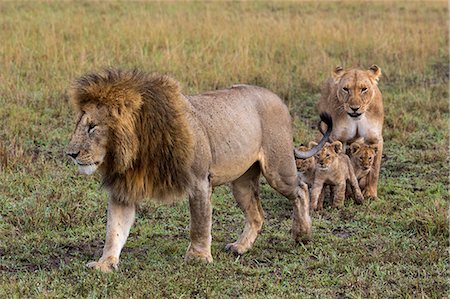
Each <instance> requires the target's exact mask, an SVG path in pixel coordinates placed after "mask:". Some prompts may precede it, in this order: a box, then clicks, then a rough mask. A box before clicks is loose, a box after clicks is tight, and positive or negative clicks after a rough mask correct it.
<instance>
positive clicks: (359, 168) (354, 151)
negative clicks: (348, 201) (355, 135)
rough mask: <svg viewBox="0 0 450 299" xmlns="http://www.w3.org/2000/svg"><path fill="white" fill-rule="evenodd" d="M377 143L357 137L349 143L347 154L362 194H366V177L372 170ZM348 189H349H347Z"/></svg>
mask: <svg viewBox="0 0 450 299" xmlns="http://www.w3.org/2000/svg"><path fill="white" fill-rule="evenodd" d="M377 151H378V145H376V144H367V143H365V142H364V138H359V139H357V140H356V141H354V142H353V143H352V144H350V148H349V150H348V155H349V157H350V161H351V162H352V166H353V169H354V171H355V175H356V179H357V180H358V185H359V187H360V189H361V192H362V193H363V195H365V194H366V187H367V178H368V176H369V173H370V172H371V171H374V170H373V163H374V161H375V158H376V156H377ZM348 191H350V190H348Z"/></svg>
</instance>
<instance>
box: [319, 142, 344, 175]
mask: <svg viewBox="0 0 450 299" xmlns="http://www.w3.org/2000/svg"><path fill="white" fill-rule="evenodd" d="M341 151H342V143H341V142H340V141H335V142H333V143H331V144H330V143H326V144H325V145H324V147H323V148H322V150H321V151H320V152H319V153H318V154H317V166H318V167H319V168H320V169H322V170H328V169H329V168H330V166H331V165H332V164H333V163H334V161H336V160H337V158H338V156H339V154H340V153H341Z"/></svg>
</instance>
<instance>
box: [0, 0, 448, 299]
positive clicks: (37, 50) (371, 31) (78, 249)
mask: <svg viewBox="0 0 450 299" xmlns="http://www.w3.org/2000/svg"><path fill="white" fill-rule="evenodd" d="M0 15H1V18H0V28H1V29H0V40H1V41H2V42H1V43H0V66H1V70H0V297H1V298H5V297H6V298H8V297H12V298H22V297H33V298H36V297H37V298H40V297H77V298H78V297H91V298H97V297H113V298H124V297H142V298H158V297H168V298H191V297H193V298H205V297H213V298H223V297H249V298H266V297H268V298H280V297H319V298H324V297H331V298H335V297H345V298H368V297H370V298H374V297H375V298H377V297H380V298H393V297H406V298H409V297H422V298H442V297H447V296H448V287H449V285H448V263H449V258H448V251H447V250H448V238H449V223H448V201H449V192H448V183H449V180H448V179H449V178H448V146H449V144H448V140H449V134H448V124H449V123H448V119H449V109H448V108H449V107H448V96H449V94H448V93H449V92H448V83H449V82H448V79H449V71H448V66H449V53H448V43H449V41H448V36H449V32H448V4H447V3H446V2H393V3H387V2H368V3H364V4H361V3H359V2H344V3H340V2H338V3H325V2H321V3H315V2H307V3H296V2H285V3H269V2H249V3H235V2H231V3H228V2H227V3H138V2H132V3H128V2H127V3H114V2H113V3H90V2H76V3H66V2H49V3H39V2H20V3H13V2H9V3H8V2H3V3H0ZM335 31H337V32H335ZM373 63H376V64H378V65H379V66H380V67H381V68H382V70H383V77H382V78H381V81H380V89H381V91H382V93H383V98H384V104H385V112H386V119H385V128H384V139H385V148H384V158H383V163H382V170H381V181H380V184H379V196H380V199H379V200H377V201H373V202H370V203H367V204H365V205H363V206H355V205H353V204H352V203H351V202H346V204H345V207H343V208H342V209H339V210H336V209H329V208H328V209H325V210H324V211H323V212H321V213H315V214H314V216H313V229H314V235H313V240H312V242H310V243H309V244H307V245H295V244H294V243H293V241H292V239H291V236H290V232H289V229H290V224H291V206H290V204H289V202H288V201H287V200H286V199H285V198H283V197H281V196H279V195H278V194H276V193H275V192H274V191H273V190H272V189H271V188H270V187H268V186H267V185H265V184H263V185H262V198H263V207H264V209H265V211H266V218H265V223H264V226H263V230H262V232H261V234H260V236H259V237H258V239H257V241H256V242H255V245H254V247H253V248H252V250H251V251H249V252H248V253H247V254H245V255H244V256H242V257H239V258H238V257H235V256H233V255H231V254H228V253H226V252H225V251H224V250H223V248H224V246H225V244H226V243H228V242H230V241H234V240H235V239H236V238H237V237H238V235H239V233H240V232H241V230H242V228H243V222H244V217H243V215H242V212H241V211H240V210H239V208H238V207H237V205H236V203H235V202H234V200H233V198H232V195H231V192H230V190H229V189H228V188H227V187H220V188H216V190H215V192H214V196H213V205H214V212H213V213H214V214H213V230H212V234H213V244H212V252H213V258H214V263H213V264H211V265H201V264H199V265H197V264H194V265H187V264H185V263H184V262H183V257H184V253H185V250H186V248H187V245H188V242H189V237H188V236H189V213H188V207H187V203H186V201H182V202H180V203H176V204H172V205H169V206H162V205H158V204H156V203H153V202H151V201H146V202H145V203H143V204H142V205H141V206H140V208H139V211H138V216H137V220H136V224H135V225H134V226H133V228H132V230H131V234H130V237H129V239H128V242H127V244H126V246H125V248H124V251H123V254H122V256H121V264H120V268H119V271H117V272H115V273H112V274H101V273H98V272H94V271H89V270H88V269H86V268H85V266H84V264H85V263H86V262H88V261H92V260H94V259H97V258H98V257H99V256H100V255H101V249H102V244H103V242H104V235H105V222H106V201H107V196H106V193H105V192H104V191H103V190H101V189H100V186H99V182H98V181H99V180H98V176H93V177H83V176H78V175H77V174H76V169H75V167H74V166H73V165H72V164H71V162H70V161H69V160H68V159H67V158H66V157H65V156H64V147H65V145H66V144H67V142H68V139H69V136H70V134H71V132H72V130H73V128H74V122H73V121H74V115H73V110H72V109H71V108H70V105H69V103H68V96H67V89H68V86H69V85H70V83H71V82H72V80H73V79H74V78H76V77H77V76H79V75H81V74H83V73H85V72H87V71H92V70H97V69H99V68H101V67H104V66H108V65H114V66H121V67H133V66H137V67H139V68H141V69H144V70H146V71H150V72H160V73H168V74H170V75H172V76H173V77H175V78H176V79H178V80H179V81H180V82H181V85H182V86H183V91H184V92H185V93H198V92H201V91H206V90H209V89H215V88H221V87H227V86H230V85H231V84H234V83H237V82H242V83H250V84H257V85H261V86H264V87H267V88H269V89H271V90H273V91H274V92H276V93H277V94H279V95H280V96H281V97H282V98H283V99H284V100H285V101H286V103H287V104H288V106H289V108H290V110H291V112H292V115H293V116H294V120H295V122H294V125H295V127H296V129H297V130H296V133H295V136H294V137H295V141H296V143H297V144H299V143H306V142H307V141H309V140H310V139H312V138H313V137H314V136H315V134H316V131H315V129H314V127H315V125H316V122H317V112H316V111H315V108H314V105H315V103H316V101H317V100H318V97H319V92H320V86H321V83H322V81H323V80H324V79H325V78H326V77H327V76H328V75H329V73H330V71H331V70H332V68H333V67H334V66H335V65H337V64H342V65H344V66H346V67H349V66H359V67H368V66H370V65H371V64H373Z"/></svg>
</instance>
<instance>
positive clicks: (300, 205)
mask: <svg viewBox="0 0 450 299" xmlns="http://www.w3.org/2000/svg"><path fill="white" fill-rule="evenodd" d="M290 149H291V148H290V147H289V146H286V147H285V148H280V150H279V151H274V153H279V157H276V156H275V155H273V156H270V157H265V158H264V159H262V163H261V166H262V172H263V175H264V177H265V178H266V179H267V182H268V183H269V185H270V186H272V188H274V189H275V190H276V191H278V192H279V193H280V194H281V195H283V196H284V197H286V198H288V199H289V200H290V201H291V202H292V204H293V206H294V213H293V223H292V235H293V238H294V240H295V242H303V243H306V242H308V241H309V240H311V217H310V215H309V191H308V186H307V185H306V184H305V183H303V182H301V181H300V180H299V179H298V178H297V170H296V167H295V160H294V155H293V154H291V152H292V150H290ZM288 151H289V152H288ZM283 154H284V155H283ZM280 162H281V163H280Z"/></svg>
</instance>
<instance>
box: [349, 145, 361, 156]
mask: <svg viewBox="0 0 450 299" xmlns="http://www.w3.org/2000/svg"><path fill="white" fill-rule="evenodd" d="M360 148H361V145H360V144H359V143H357V142H353V143H352V144H351V145H350V152H351V153H352V155H354V154H356V153H357V152H358V151H359V149H360Z"/></svg>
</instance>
